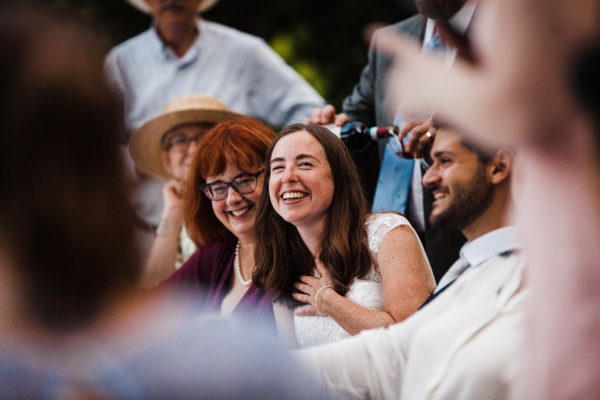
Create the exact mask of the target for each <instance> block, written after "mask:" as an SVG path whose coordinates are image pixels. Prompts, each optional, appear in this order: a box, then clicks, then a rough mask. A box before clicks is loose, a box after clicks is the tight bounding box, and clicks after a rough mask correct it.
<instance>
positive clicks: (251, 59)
mask: <svg viewBox="0 0 600 400" xmlns="http://www.w3.org/2000/svg"><path fill="white" fill-rule="evenodd" d="M128 1H129V2H130V3H131V4H132V5H133V6H135V7H136V8H138V9H139V10H141V11H143V12H145V13H148V14H151V15H152V19H153V23H152V26H151V27H150V29H148V30H147V31H145V32H143V33H141V34H139V35H137V36H135V37H133V38H131V39H129V40H127V41H126V42H124V43H122V44H120V45H118V46H116V47H115V48H114V49H112V50H111V51H110V53H109V54H108V56H107V57H106V61H105V73H106V76H107V79H108V80H109V83H110V84H111V86H112V87H113V88H114V89H115V90H116V91H117V92H118V93H119V94H120V95H121V97H122V99H123V102H124V105H125V113H124V117H125V128H126V132H127V135H129V134H131V132H133V131H134V130H136V129H138V128H139V127H140V126H141V125H142V124H143V123H145V122H146V121H148V120H149V119H150V118H153V117H155V116H157V115H159V114H160V113H161V110H162V108H163V106H164V105H165V104H166V103H167V102H168V101H169V100H171V99H173V98H175V97H177V96H181V95H184V94H188V93H203V94H206V95H209V96H213V97H216V98H218V99H219V100H220V101H221V102H223V103H224V104H225V105H226V106H227V108H228V109H230V110H233V111H235V112H238V113H240V114H244V115H248V116H252V117H255V118H258V119H261V120H263V121H265V122H267V123H268V124H271V125H287V124H290V123H293V122H300V121H302V120H303V119H304V118H306V117H308V116H310V115H311V113H312V110H313V109H315V108H317V107H322V106H323V104H324V101H323V99H322V98H321V97H320V96H319V95H318V94H317V93H316V92H315V90H314V89H313V88H312V87H310V85H308V84H307V83H306V81H304V80H303V79H302V77H300V75H298V73H296V72H295V71H294V70H293V69H292V68H290V67H289V66H288V65H286V64H285V62H284V61H283V60H282V59H281V58H280V57H279V56H278V55H277V54H275V52H273V50H271V48H270V47H269V46H268V45H267V44H266V43H265V42H264V41H263V40H262V39H259V38H257V37H254V36H251V35H248V34H246V33H242V32H240V31H237V30H235V29H232V28H229V27H226V26H223V25H220V24H216V23H214V22H210V21H206V20H204V19H201V18H199V17H198V13H199V12H202V11H204V10H206V9H208V8H209V7H210V6H212V5H213V4H214V3H216V2H217V0H128ZM125 161H126V162H127V163H128V164H129V166H130V168H129V171H130V175H131V176H130V183H129V189H130V192H131V193H130V198H131V201H132V203H133V206H134V208H135V210H136V213H137V214H138V216H139V217H140V219H141V220H142V221H143V222H144V224H141V225H142V226H144V227H145V229H146V231H147V232H145V233H143V232H140V239H141V241H140V244H141V248H140V251H141V253H142V254H141V257H142V259H145V258H146V255H144V253H147V251H148V247H149V245H150V243H151V242H152V240H153V233H152V232H151V231H152V228H155V227H156V226H157V225H158V222H159V217H160V212H161V209H162V205H161V196H160V190H161V188H162V186H163V184H164V182H162V181H157V180H155V179H152V178H149V177H147V176H143V175H142V176H138V175H137V174H136V173H135V172H134V171H133V166H132V165H131V164H132V163H131V160H130V159H129V157H126V160H125ZM144 236H145V238H144Z"/></svg>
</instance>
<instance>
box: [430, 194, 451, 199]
mask: <svg viewBox="0 0 600 400" xmlns="http://www.w3.org/2000/svg"><path fill="white" fill-rule="evenodd" d="M446 196H448V194H447V193H434V194H433V198H434V199H436V200H439V199H443V198H444V197H446Z"/></svg>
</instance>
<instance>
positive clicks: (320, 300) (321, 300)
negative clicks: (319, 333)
mask: <svg viewBox="0 0 600 400" xmlns="http://www.w3.org/2000/svg"><path fill="white" fill-rule="evenodd" d="M327 289H331V290H333V291H334V292H335V289H334V288H333V286H331V285H325V286H321V287H320V288H319V289H318V290H317V292H316V293H315V310H316V311H317V313H320V314H328V313H327V312H326V309H327V301H326V300H325V297H326V296H327V292H329V291H328V290H327Z"/></svg>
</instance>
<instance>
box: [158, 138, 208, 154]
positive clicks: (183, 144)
mask: <svg viewBox="0 0 600 400" xmlns="http://www.w3.org/2000/svg"><path fill="white" fill-rule="evenodd" d="M201 136H202V135H201V134H198V135H190V136H188V135H177V136H171V137H170V138H168V139H167V140H166V143H164V145H163V148H164V149H165V150H171V149H173V150H175V151H180V152H184V151H186V150H187V149H188V148H189V147H190V144H191V143H192V142H194V143H198V140H200V137H201Z"/></svg>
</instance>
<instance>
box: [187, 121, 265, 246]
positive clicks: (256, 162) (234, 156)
mask: <svg viewBox="0 0 600 400" xmlns="http://www.w3.org/2000/svg"><path fill="white" fill-rule="evenodd" d="M274 138H275V132H274V131H273V130H272V129H271V128H269V127H268V126H267V125H265V124H264V123H262V122H261V121H259V120H257V119H254V118H247V117H244V118H238V119H235V120H231V121H226V122H222V123H220V124H218V125H216V126H215V127H213V128H212V129H211V130H210V131H209V132H208V133H207V134H206V135H205V136H204V137H203V138H202V140H201V141H200V143H198V151H197V152H196V155H195V157H194V160H193V161H192V167H191V168H190V172H189V175H188V182H187V185H186V191H185V195H184V220H185V227H186V230H187V232H188V234H189V235H190V238H191V239H192V240H193V241H194V243H195V244H196V245H197V246H198V247H202V246H211V245H213V244H214V243H217V242H222V241H225V240H227V239H228V238H231V236H232V234H231V232H229V231H228V230H227V228H225V226H223V224H221V222H220V221H219V220H218V219H217V217H216V216H215V214H214V212H213V209H212V206H211V201H210V200H209V199H208V198H207V197H206V196H205V195H204V193H202V190H201V189H200V185H202V184H203V183H206V178H207V177H210V176H216V175H221V174H222V173H224V172H225V170H226V169H227V167H228V166H232V167H235V168H237V169H239V170H240V171H248V172H255V171H256V170H258V169H259V168H261V167H262V166H263V165H264V163H265V155H266V153H267V149H268V148H269V146H270V145H271V142H272V141H273V139H274Z"/></svg>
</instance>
